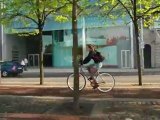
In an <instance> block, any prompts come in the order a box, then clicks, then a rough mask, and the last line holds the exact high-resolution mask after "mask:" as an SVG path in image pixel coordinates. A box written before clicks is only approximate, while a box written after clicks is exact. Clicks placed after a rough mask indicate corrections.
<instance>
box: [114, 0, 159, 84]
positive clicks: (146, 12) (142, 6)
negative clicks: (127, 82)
mask: <svg viewBox="0 0 160 120" xmlns="http://www.w3.org/2000/svg"><path fill="white" fill-rule="evenodd" d="M117 1H118V2H119V3H120V4H121V5H122V7H123V8H124V9H125V10H126V13H127V14H128V15H129V16H130V18H131V20H132V22H133V25H134V33H135V40H136V55H137V67H138V78H139V85H142V68H141V57H140V48H139V44H140V43H139V42H140V40H139V39H140V34H139V30H140V26H139V24H138V23H139V20H140V19H141V18H143V19H144V20H145V19H146V18H148V17H151V16H152V13H153V12H154V11H155V10H156V9H158V8H160V4H159V1H158V0H147V1H143V0H130V1H126V0H124V1H122V0H117ZM152 18H153V17H152ZM153 20H154V19H153ZM144 22H147V23H148V21H144Z"/></svg>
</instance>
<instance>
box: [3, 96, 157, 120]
mask: <svg viewBox="0 0 160 120" xmlns="http://www.w3.org/2000/svg"><path fill="white" fill-rule="evenodd" d="M11 101H12V102H11ZM72 101H73V99H72V98H71V97H66V98H64V97H46V96H45V97H44V96H43V97H37V96H8V95H4V96H0V103H1V104H0V113H1V114H0V118H1V120H23V119H25V120H26V119H27V120H82V119H83V120H159V118H160V100H159V99H136V98H134V99H133V98H114V99H112V98H105V99H104V98H102V99H101V98H80V109H79V114H78V115H75V114H74V111H73V109H72V106H73V104H72Z"/></svg>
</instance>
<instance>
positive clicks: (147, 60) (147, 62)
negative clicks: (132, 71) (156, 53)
mask: <svg viewBox="0 0 160 120" xmlns="http://www.w3.org/2000/svg"><path fill="white" fill-rule="evenodd" d="M144 68H151V46H150V45H149V44H145V46H144Z"/></svg>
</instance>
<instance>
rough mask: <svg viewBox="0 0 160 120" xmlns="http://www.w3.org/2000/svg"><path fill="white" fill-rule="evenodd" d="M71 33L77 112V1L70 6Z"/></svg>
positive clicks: (75, 106)
mask: <svg viewBox="0 0 160 120" xmlns="http://www.w3.org/2000/svg"><path fill="white" fill-rule="evenodd" d="M72 32H73V67H74V99H73V102H74V106H73V107H74V110H75V112H77V111H78V110H79V68H78V67H79V66H78V65H79V63H78V59H77V57H78V35H77V34H78V33H77V1H76V0H73V6H72Z"/></svg>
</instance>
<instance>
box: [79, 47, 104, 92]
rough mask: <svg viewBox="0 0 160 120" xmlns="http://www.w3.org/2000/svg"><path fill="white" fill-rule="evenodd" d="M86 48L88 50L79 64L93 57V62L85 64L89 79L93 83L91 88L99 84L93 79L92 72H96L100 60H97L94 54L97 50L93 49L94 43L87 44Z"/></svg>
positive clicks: (99, 65)
mask: <svg viewBox="0 0 160 120" xmlns="http://www.w3.org/2000/svg"><path fill="white" fill-rule="evenodd" d="M87 49H88V51H89V53H88V55H87V56H86V57H85V59H84V60H82V61H81V64H82V65H83V64H87V63H89V62H90V60H91V59H93V61H94V63H93V64H90V65H88V66H87V70H88V72H89V73H90V78H89V80H90V81H91V82H92V83H93V89H96V88H97V87H98V86H99V85H98V83H97V82H96V80H95V79H94V74H95V73H96V72H97V70H98V69H100V68H101V67H102V61H103V60H98V59H97V58H96V57H95V55H96V53H97V50H96V49H95V46H94V45H91V44H88V45H87Z"/></svg>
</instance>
